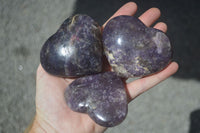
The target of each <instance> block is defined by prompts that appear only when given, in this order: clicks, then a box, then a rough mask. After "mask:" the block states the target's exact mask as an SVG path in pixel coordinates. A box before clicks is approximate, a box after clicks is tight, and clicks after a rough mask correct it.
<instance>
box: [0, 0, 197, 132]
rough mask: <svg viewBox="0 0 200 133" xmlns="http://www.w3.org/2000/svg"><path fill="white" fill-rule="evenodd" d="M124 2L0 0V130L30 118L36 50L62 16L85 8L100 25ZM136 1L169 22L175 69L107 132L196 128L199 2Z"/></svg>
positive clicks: (18, 127)
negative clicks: (120, 121) (153, 10)
mask: <svg viewBox="0 0 200 133" xmlns="http://www.w3.org/2000/svg"><path fill="white" fill-rule="evenodd" d="M126 2H127V1H126V0H124V1H123V2H122V1H116V0H107V1H105V2H102V1H101V2H100V1H95V0H85V1H83V0H82V1H81V0H79V1H74V0H66V1H63V0H57V1H53V0H50V1H48V0H43V1H39V0H38V1H34V0H29V1H24V0H17V1H12V0H6V1H5V0H0V11H1V12H0V68H1V71H0V101H1V102H0V133H13V132H23V131H24V129H25V128H26V127H27V126H28V123H30V121H31V119H32V118H33V116H34V113H35V105H34V97H35V72H36V69H37V66H38V64H39V51H40V48H41V46H42V44H43V43H44V42H45V41H46V39H47V38H48V37H49V36H50V35H52V34H53V33H54V32H55V31H56V30H57V28H58V27H59V25H60V24H61V23H62V22H63V21H64V20H65V18H67V17H68V16H69V15H71V14H73V13H86V14H88V15H90V16H92V17H93V18H95V19H96V20H97V21H98V22H99V23H100V24H103V22H104V21H105V20H106V19H108V17H109V16H110V15H111V14H113V13H114V12H115V11H116V10H117V9H118V8H119V7H121V5H123V4H124V3H126ZM136 3H137V4H138V5H139V9H138V14H137V15H139V14H141V13H142V12H143V11H144V10H146V9H148V8H150V7H152V6H156V7H159V8H161V12H162V13H163V17H162V18H161V19H160V20H161V21H165V22H167V24H168V27H169V30H168V35H169V37H170V38H171V41H172V44H173V46H174V51H175V52H174V58H175V60H177V61H178V62H179V64H180V70H179V72H178V73H177V74H176V75H175V76H173V77H171V78H169V79H168V80H166V81H165V82H163V83H161V84H159V85H158V86H156V87H154V88H153V89H151V90H150V91H148V92H146V93H144V94H143V95H141V96H139V97H138V98H136V99H135V100H134V101H133V102H132V103H130V104H129V113H128V116H127V119H126V120H125V121H124V122H123V123H122V124H120V125H119V126H117V127H114V128H109V129H108V130H107V131H106V132H107V133H121V132H124V133H129V132H135V133H146V132H150V133H151V132H152V133H161V132H162V133H170V132H171V133H174V132H176V133H200V76H199V75H200V69H199V68H200V62H199V59H200V55H199V51H200V45H199V44H198V43H199V42H200V39H199V35H200V34H199V21H200V19H199V14H198V12H199V9H200V8H199V5H200V4H199V3H198V1H195V0H194V1H189V0H183V1H171V2H170V1H165V2H163V1H162V2H160V1H159V0H150V1H145V0H140V1H139V0H136ZM111 5H112V6H111ZM105 11H106V12H105Z"/></svg>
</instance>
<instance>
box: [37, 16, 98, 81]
mask: <svg viewBox="0 0 200 133" xmlns="http://www.w3.org/2000/svg"><path fill="white" fill-rule="evenodd" d="M40 62H41V65H42V67H43V68H44V69H45V70H46V71H47V72H48V73H50V74H52V75H55V76H60V77H79V76H84V75H90V74H96V73H99V72H101V70H102V41H101V29H100V26H99V25H98V24H97V23H96V22H95V21H94V20H93V19H92V18H91V17H89V16H87V15H81V14H78V15H75V16H72V17H69V18H68V19H66V20H65V21H64V22H63V24H62V25H61V26H60V28H59V29H58V30H57V32H56V33H55V34H54V35H52V36H51V37H50V38H49V39H48V40H47V41H46V42H45V44H44V45H43V47H42V49H41V52H40Z"/></svg>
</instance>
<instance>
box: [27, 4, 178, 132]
mask: <svg viewBox="0 0 200 133" xmlns="http://www.w3.org/2000/svg"><path fill="white" fill-rule="evenodd" d="M136 10H137V6H136V4H135V3H133V2H129V3H127V4H125V5H124V6H122V7H121V8H120V9H119V10H118V11H117V12H116V13H115V14H114V15H113V16H112V17H111V18H113V17H115V16H118V15H134V14H135V12H136ZM159 16H160V11H159V9H157V8H151V9H149V10H147V11H146V12H145V13H144V14H142V15H141V16H140V17H139V19H140V20H141V21H142V22H143V23H144V24H145V25H146V26H150V25H152V24H153V23H154V22H155V21H156V20H157V19H158V18H159ZM104 25H105V24H104ZM103 27H104V26H103ZM154 28H157V29H160V30H162V31H163V32H166V31H167V26H166V24H165V23H163V22H160V23H157V24H156V25H155V26H154ZM177 69H178V65H177V63H175V62H172V63H170V64H169V65H168V67H166V68H165V69H164V70H162V71H161V72H159V73H156V74H154V75H151V76H147V77H143V78H141V79H138V80H135V81H133V82H131V83H128V84H127V85H126V87H127V93H128V95H129V96H130V101H131V100H132V99H134V98H135V97H136V96H138V95H140V94H141V93H143V92H145V91H147V90H148V89H150V88H151V87H153V86H155V85H156V84H158V83H160V82H161V81H163V80H165V79H166V78H168V77H169V76H171V75H172V74H174V73H175V72H176V71H177ZM72 81H73V79H67V78H60V77H55V76H52V75H50V74H48V73H46V72H45V71H44V69H43V68H42V67H41V65H39V67H38V70H37V78H36V116H35V120H34V122H33V125H32V128H31V130H30V132H48V133H51V132H58V133H63V132H66V133H79V132H80V133H97V132H98V133H100V132H103V131H104V130H106V128H105V127H102V126H100V125H98V124H96V123H95V122H94V121H93V120H92V119H91V118H90V117H89V116H88V115H87V114H82V113H77V112H74V111H72V110H71V109H70V108H68V106H67V104H66V103H65V99H64V91H65V89H66V87H67V86H68V85H69V84H70V83H71V82H72Z"/></svg>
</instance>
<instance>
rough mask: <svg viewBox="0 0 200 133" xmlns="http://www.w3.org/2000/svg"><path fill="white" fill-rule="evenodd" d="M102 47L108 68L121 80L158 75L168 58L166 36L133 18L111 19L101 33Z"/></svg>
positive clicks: (169, 56)
mask: <svg viewBox="0 0 200 133" xmlns="http://www.w3.org/2000/svg"><path fill="white" fill-rule="evenodd" d="M103 44H104V50H105V53H106V56H107V58H108V61H109V63H110V65H111V66H112V68H113V70H114V71H115V72H116V73H117V74H118V75H119V76H122V77H135V76H146V75H149V74H152V73H155V72H158V71H160V70H162V69H163V68H164V67H166V66H167V65H168V63H169V62H170V60H171V58H172V50H171V44H170V41H169V39H168V37H167V36H166V35H165V34H164V33H163V32H161V31H160V30H157V29H154V28H148V27H146V26H145V25H144V24H143V23H142V22H141V21H140V20H139V19H138V18H136V17H133V16H118V17H115V18H113V19H111V20H110V21H109V22H108V23H107V25H106V26H105V28H104V31H103Z"/></svg>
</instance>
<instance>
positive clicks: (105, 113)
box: [65, 72, 128, 127]
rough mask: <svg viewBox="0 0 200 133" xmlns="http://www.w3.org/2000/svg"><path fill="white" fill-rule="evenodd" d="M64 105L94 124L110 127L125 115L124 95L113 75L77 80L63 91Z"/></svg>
mask: <svg viewBox="0 0 200 133" xmlns="http://www.w3.org/2000/svg"><path fill="white" fill-rule="evenodd" d="M65 99H66V103H67V105H68V106H69V107H70V108H71V109H72V110H74V111H77V112H82V113H87V114H88V115H89V116H90V117H91V118H92V119H93V120H94V121H95V122H96V123H97V124H99V125H101V126H104V127H112V126H116V125H117V124H119V123H121V122H122V121H123V120H124V119H125V117H126V115H127V108H128V105H127V96H126V91H125V88H124V84H123V82H122V80H121V79H120V78H119V77H118V76H116V74H115V73H113V72H106V73H100V74H96V75H91V76H86V77H81V78H78V79H76V80H75V81H73V82H72V83H71V84H70V85H69V86H68V87H67V88H66V91H65Z"/></svg>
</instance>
